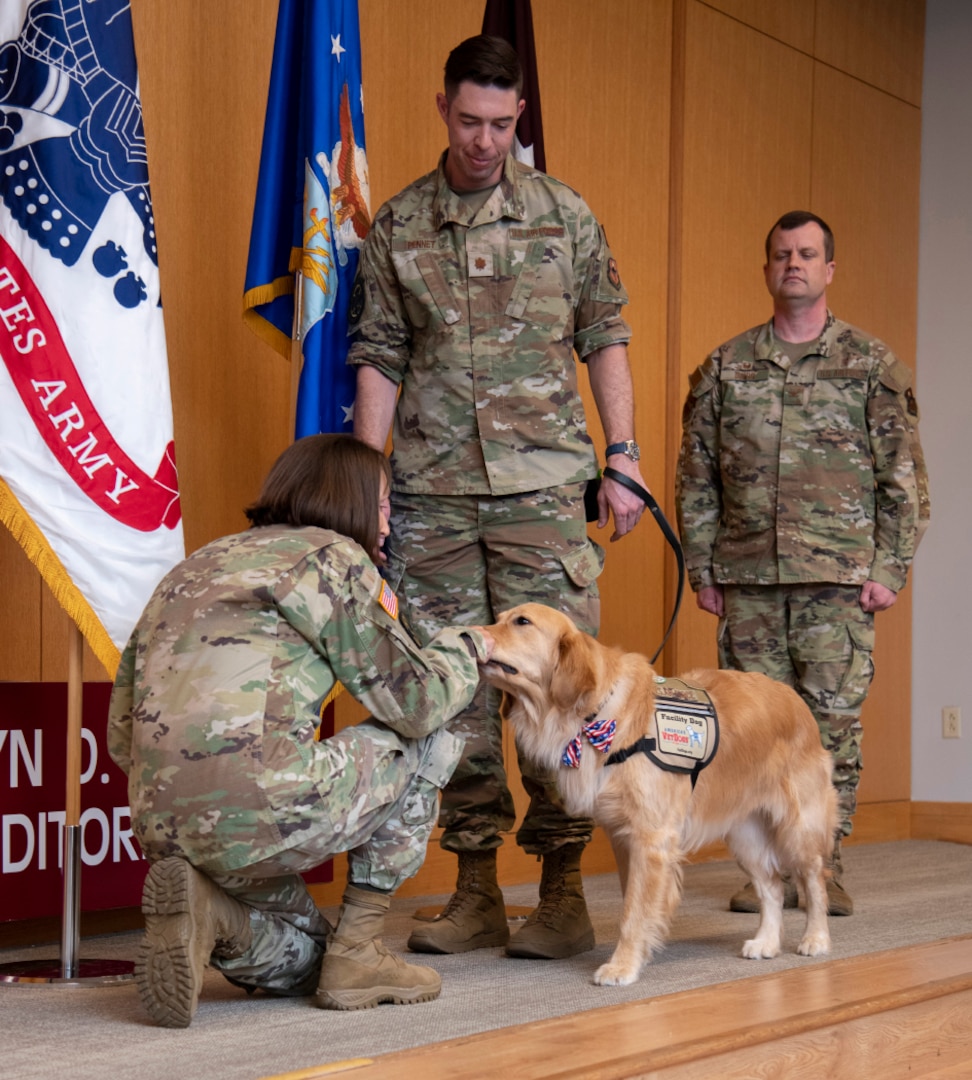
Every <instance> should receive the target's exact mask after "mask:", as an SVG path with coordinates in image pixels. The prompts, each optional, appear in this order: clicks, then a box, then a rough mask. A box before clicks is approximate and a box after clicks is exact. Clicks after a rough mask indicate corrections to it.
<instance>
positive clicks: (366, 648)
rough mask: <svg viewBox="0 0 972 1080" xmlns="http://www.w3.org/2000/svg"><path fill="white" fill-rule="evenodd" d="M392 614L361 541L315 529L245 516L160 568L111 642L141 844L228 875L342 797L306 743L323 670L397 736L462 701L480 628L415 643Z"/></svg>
mask: <svg viewBox="0 0 972 1080" xmlns="http://www.w3.org/2000/svg"><path fill="white" fill-rule="evenodd" d="M396 612H397V604H396V600H395V596H394V594H393V593H391V591H390V590H389V589H388V587H387V586H386V585H385V583H384V582H383V581H382V579H381V577H380V576H379V574H378V571H377V569H376V568H375V566H374V564H373V563H372V561H371V560H370V559H369V558H368V556H367V555H366V554H365V553H364V551H362V549H361V548H360V547H359V546H358V545H357V544H355V543H354V542H353V541H350V540H348V539H347V538H346V537H343V536H339V535H338V534H337V533H333V532H329V531H327V530H325V529H316V528H301V529H296V528H290V527H287V526H271V527H268V528H260V529H251V530H249V531H248V532H244V533H240V534H237V535H234V536H227V537H223V538H222V539H220V540H215V541H214V542H213V543H211V544H208V545H207V546H205V547H203V548H201V549H200V550H199V551H197V552H195V553H194V554H193V555H192V556H190V557H189V558H188V559H186V560H185V561H184V562H182V563H180V564H179V565H178V566H176V567H175V568H174V569H173V570H172V571H171V572H170V573H169V575H168V576H167V577H166V578H164V579H163V581H162V582H161V584H160V585H159V586H158V588H157V589H156V590H155V593H154V594H153V596H152V598H151V599H150V600H149V603H148V605H147V607H146V608H145V611H144V613H143V614H142V617H141V619H140V620H139V622H138V625H137V626H136V627H135V630H134V631H133V633H132V636H131V638H130V640H129V642H128V644H127V646H126V648H125V650H124V653H123V655H122V659H121V664H120V666H119V669H118V675H117V678H116V680H115V686H114V690H113V692H112V697H111V707H110V710H109V718H108V748H109V751H110V753H111V756H112V758H113V759H114V761H115V762H116V763H117V764H118V765H119V766H120V767H121V768H122V769H123V770H124V771H125V772H126V773H127V774H128V777H129V799H130V802H131V810H132V824H133V829H134V832H135V835H136V836H137V837H138V839H139V841H140V842H141V843H142V846H143V848H145V849H146V850H147V851H153V852H160V851H161V852H163V853H164V852H165V851H166V846H165V844H166V841H167V840H168V839H172V840H175V841H178V845H179V847H180V848H183V849H184V850H189V851H193V852H196V853H199V854H200V855H204V856H205V859H206V862H207V865H208V866H209V867H210V868H211V869H221V870H224V871H227V872H228V871H231V870H234V869H237V868H239V867H241V866H244V865H249V864H252V863H253V862H256V861H259V860H260V859H262V858H266V857H268V856H270V855H273V854H275V853H277V852H279V851H281V850H283V849H286V848H288V847H292V846H295V845H297V844H298V843H300V840H301V838H302V831H303V830H304V829H306V828H307V827H308V824H309V822H310V821H311V820H312V819H315V818H316V819H319V818H320V816H321V814H320V807H321V804H322V803H332V805H333V802H332V801H333V800H340V799H341V798H342V784H341V777H340V774H338V775H335V774H334V772H333V770H331V771H329V762H330V758H329V756H328V755H329V752H328V746H327V742H326V741H324V742H318V741H316V740H315V732H316V729H317V727H318V724H319V720H320V717H319V711H320V707H321V704H322V702H323V701H324V699H325V697H326V695H327V694H328V692H329V691H330V690H331V688H332V687H333V686H334V684H335V680H340V682H341V683H343V684H344V686H345V688H346V689H347V690H348V691H349V692H350V693H351V694H352V695H353V696H354V697H355V698H356V699H357V700H358V701H360V702H361V703H362V704H363V705H364V706H365V707H366V708H368V709H369V710H370V711H371V712H372V714H373V715H374V717H375V718H376V719H377V720H380V721H382V722H383V723H384V724H386V725H387V726H388V727H390V728H393V729H394V730H395V731H396V732H398V733H400V734H401V735H403V736H406V737H409V738H415V737H419V736H423V735H426V734H428V733H429V732H431V731H433V730H435V729H436V728H438V727H439V726H440V725H442V724H443V723H444V722H445V721H446V720H448V719H449V718H450V717H451V716H453V715H454V714H455V713H456V712H458V711H459V710H460V709H462V708H463V707H464V706H465V705H466V704H467V703H468V702H469V701H470V700H471V698H472V695H473V692H474V691H475V689H476V686H477V684H478V682H479V675H478V668H477V663H476V654H477V653H478V654H479V656H481V657H484V656H485V653H484V651H483V648H484V647H483V641H482V637H481V635H480V634H479V633H478V632H477V631H474V630H459V629H445V630H443V631H441V633H439V634H438V635H437V636H436V637H435V638H433V640H432V641H431V642H430V643H429V645H428V646H427V647H426V648H424V649H421V648H419V647H418V645H416V644H415V642H414V641H413V640H412V638H411V637H410V636H409V635H408V634H407V633H406V632H405V630H404V629H403V628H402V626H401V624H400V623H399V621H398V619H397V617H396ZM352 767H353V763H352ZM312 771H313V772H314V773H315V774H316V778H317V779H316V782H314V781H313V780H312V779H311V776H310V773H311V772H312Z"/></svg>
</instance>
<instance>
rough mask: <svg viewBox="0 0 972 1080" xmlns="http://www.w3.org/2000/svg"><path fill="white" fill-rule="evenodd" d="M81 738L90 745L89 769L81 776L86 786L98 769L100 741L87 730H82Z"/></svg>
mask: <svg viewBox="0 0 972 1080" xmlns="http://www.w3.org/2000/svg"><path fill="white" fill-rule="evenodd" d="M81 738H82V740H83V741H84V742H86V743H87V744H88V755H89V756H88V767H87V768H86V769H85V770H84V772H83V773H82V774H81V783H82V784H86V783H87V782H88V781H89V780H90V779H91V777H92V776H94V774H95V769H97V768H98V740H97V739H96V738H95V737H94V735H92V734H91V732H90V731H88V729H87V728H82V729H81Z"/></svg>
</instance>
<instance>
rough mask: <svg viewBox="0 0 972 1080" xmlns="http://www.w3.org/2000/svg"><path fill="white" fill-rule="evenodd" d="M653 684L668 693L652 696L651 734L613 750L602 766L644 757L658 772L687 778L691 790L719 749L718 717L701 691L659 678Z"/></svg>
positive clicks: (680, 682)
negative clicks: (638, 756)
mask: <svg viewBox="0 0 972 1080" xmlns="http://www.w3.org/2000/svg"><path fill="white" fill-rule="evenodd" d="M655 681H656V682H658V683H661V684H664V686H665V689H666V691H668V692H667V693H666V694H664V695H661V694H658V695H656V696H655V702H654V706H655V707H654V710H653V712H652V730H653V732H654V734H653V735H643V736H642V737H641V738H640V739H638V740H637V741H636V742H634V743H632V745H631V746H626V747H625V748H624V749H623V750H615V751H614V753H613V754H611V756H610V757H609V758H608V759H607V760H606V761H605V763H604V764H605V765H620V764H621V763H622V762H624V761H627V760H628V758H629V757H633V756H634V755H635V754H644V755H645V756H646V757H648V758H650V759H651V761H652V762H653V763H654V764H655V765H657V766H658V768H659V769H665V770H666V772H675V773H688V774H690V775H691V777H692V787H693V789H694V788H695V784H696V781H697V780H698V778H699V773H700V772H701V771H702V770H703V769H704V768H705V767H706V765H708V764H709V762H710V761H711V760H712V759H713V758H714V757H715V753H716V750H718V748H719V717H718V716H717V714H716V710H715V706H714V705H713V704H712V699H711V698H710V697H709V695H708V694H707V693H706V691H705V690H703V689H702V688H701V687H698V686H690V685H689V684H688V683H685V682H682V680H681V679H664V678H662V677H661V676H660V675H659V676H656V677H655Z"/></svg>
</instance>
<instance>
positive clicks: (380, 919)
mask: <svg viewBox="0 0 972 1080" xmlns="http://www.w3.org/2000/svg"><path fill="white" fill-rule="evenodd" d="M343 899H344V903H343V905H342V907H341V913H340V915H339V916H338V924H337V927H336V928H335V930H334V934H333V935H332V937H331V939H330V941H329V942H328V945H327V951H326V952H325V953H324V959H323V961H322V963H321V978H320V981H319V982H318V984H317V995H316V998H315V1004H316V1005H318V1006H319V1007H320V1008H322V1009H342V1010H351V1009H371V1008H373V1007H374V1006H375V1005H381V1004H382V1003H384V1002H390V1003H391V1004H393V1005H412V1004H414V1003H415V1002H418V1001H434V1000H435V999H436V998H437V997H438V996H439V991H440V990H441V989H442V980H441V979H440V978H439V975H438V973H437V972H435V971H433V970H432V969H431V968H425V967H419V966H418V965H417V964H406V963H405V961H404V960H402V959H401V957H398V956H395V955H394V954H393V953H390V952H389V951H388V950H387V949H386V948H385V946H384V945H382V943H381V940H380V935H381V932H382V930H383V929H384V927H385V913H386V912H387V911H388V906H389V904H390V903H391V897H390V896H389V895H388V894H387V893H378V892H371V891H369V890H368V889H359V888H356V887H355V886H354V885H348V887H347V888H346V889H345V891H344V898H343Z"/></svg>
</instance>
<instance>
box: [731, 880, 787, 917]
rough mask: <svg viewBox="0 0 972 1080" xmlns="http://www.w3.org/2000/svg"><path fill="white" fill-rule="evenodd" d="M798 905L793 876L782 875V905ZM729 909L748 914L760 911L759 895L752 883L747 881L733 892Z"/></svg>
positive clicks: (756, 913)
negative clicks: (737, 890)
mask: <svg viewBox="0 0 972 1080" xmlns="http://www.w3.org/2000/svg"><path fill="white" fill-rule="evenodd" d="M799 906H800V894H799V893H798V892H797V887H796V884H795V882H794V881H793V878H791V877H790V876H789V874H784V875H783V907H785V908H795V907H799ZM729 910H730V911H744V912H746V913H747V914H750V915H758V914H759V912H760V907H759V897H758V896H757V895H756V890H755V889H754V888H753V883H752V882H751V881H747V882H746V884H745V885H744V886H743V887H742V888H741V889H740V890H739V892H737V893H733V895H732V898H731V899H730V901H729Z"/></svg>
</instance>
